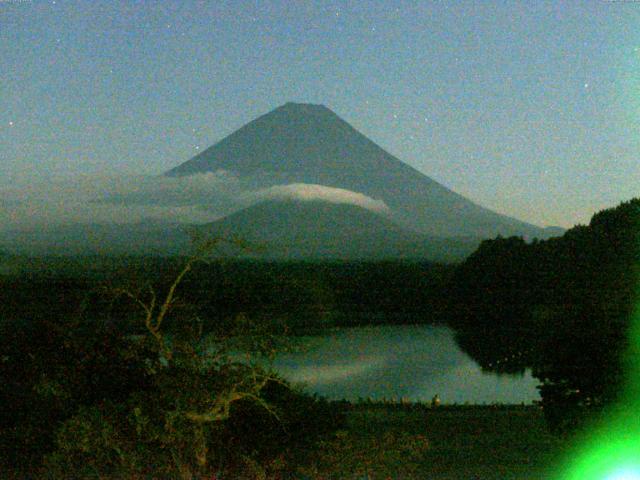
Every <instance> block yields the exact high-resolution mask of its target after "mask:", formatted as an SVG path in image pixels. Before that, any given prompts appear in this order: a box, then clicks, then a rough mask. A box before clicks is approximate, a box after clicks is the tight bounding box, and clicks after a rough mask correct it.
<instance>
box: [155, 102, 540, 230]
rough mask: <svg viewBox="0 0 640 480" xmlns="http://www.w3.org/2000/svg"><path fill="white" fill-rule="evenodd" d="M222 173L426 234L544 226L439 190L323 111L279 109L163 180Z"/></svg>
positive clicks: (301, 106) (293, 107)
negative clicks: (345, 203)
mask: <svg viewBox="0 0 640 480" xmlns="http://www.w3.org/2000/svg"><path fill="white" fill-rule="evenodd" d="M220 170H223V171H227V172H230V173H232V174H234V175H236V176H238V177H240V178H242V179H243V180H245V181H247V182H248V183H249V184H251V185H253V186H254V187H255V188H257V189H267V188H270V187H278V186H286V185H291V184H295V185H301V184H302V185H305V184H307V185H313V186H316V187H317V186H324V187H331V188H332V189H342V190H347V191H350V192H354V194H361V195H364V196H366V197H370V198H371V199H374V200H375V201H380V202H384V204H385V205H386V206H387V207H388V210H387V211H386V212H385V215H386V216H387V218H389V219H391V220H392V221H394V222H395V223H397V224H398V225H400V226H402V227H404V228H406V229H408V230H411V231H414V232H417V233H421V234H426V235H430V236H440V237H460V236H465V237H475V238H487V237H494V236H496V235H497V234H501V235H504V236H510V235H523V236H525V237H529V238H531V237H539V238H543V237H545V236H547V235H545V233H546V232H545V230H544V229H542V228H539V227H536V226H534V225H531V224H528V223H525V222H522V221H519V220H516V219H514V218H511V217H507V216H504V215H500V214H498V213H496V212H493V211H491V210H488V209H486V208H483V207H481V206H479V205H477V204H475V203H473V202H472V201H470V200H468V199H466V198H465V197H463V196H461V195H458V194H457V193H455V192H453V191H451V190H449V189H448V188H446V187H444V186H443V185H440V184H439V183H438V182H436V181H434V180H432V179H431V178H429V177H428V176H426V175H424V174H422V173H420V172H419V171H417V170H416V169H414V168H412V167H410V166H409V165H407V164H406V163H404V162H402V161H400V160H399V159H398V158H396V157H394V156H393V155H391V154H390V153H388V152H386V151H385V150H383V149H382V148H381V147H379V146H378V145H376V144H375V143H374V142H373V141H371V140H370V139H368V138H367V137H365V136H364V135H363V134H361V133H360V132H358V131H357V130H356V129H355V128H353V127H352V126H351V125H349V124H348V123H347V122H346V121H344V120H342V119H341V118H340V117H339V116H338V115H336V114H335V113H334V112H332V111H331V110H330V109H328V108H327V107H325V106H323V105H311V104H300V103H287V104H285V105H283V106H281V107H278V108H276V109H275V110H272V111H271V112H269V113H267V114H265V115H262V116H261V117H258V118H256V119H255V120H253V121H251V122H249V123H248V124H246V125H244V126H243V127H241V128H240V129H238V130H236V131H235V132H234V133H232V134H231V135H229V136H227V137H226V138H224V139H223V140H221V141H220V142H218V143H216V144H215V145H213V146H211V147H209V148H208V149H206V150H204V151H203V152H201V153H200V154H198V155H196V156H195V157H194V158H192V159H191V160H188V161H187V162H185V163H183V164H181V165H179V166H178V167H176V168H174V169H172V170H170V171H168V172H167V173H166V175H168V176H187V175H193V174H198V173H206V172H217V171H220ZM292 227H294V226H292Z"/></svg>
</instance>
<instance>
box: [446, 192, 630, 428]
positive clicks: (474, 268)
mask: <svg viewBox="0 0 640 480" xmlns="http://www.w3.org/2000/svg"><path fill="white" fill-rule="evenodd" d="M639 233H640V200H637V199H636V200H632V201H630V202H626V203H623V204H621V205H620V206H618V207H617V208H614V209H609V210H605V211H602V212H599V213H598V214H596V215H594V217H593V218H592V220H591V222H590V224H589V226H578V227H575V228H572V229H571V230H569V231H567V232H566V234H565V235H564V236H562V237H560V238H553V239H549V240H547V241H533V242H532V243H529V244H527V243H526V242H524V241H523V240H522V239H521V238H515V237H512V238H506V239H505V238H497V239H495V240H491V241H485V242H483V244H482V245H481V246H480V248H479V249H478V250H477V251H476V252H475V253H474V254H473V255H471V256H470V257H469V258H468V259H467V260H466V261H465V262H464V263H463V264H462V265H460V266H459V268H458V269H457V270H456V272H455V274H454V276H453V279H452V281H451V284H450V291H449V298H450V299H451V310H450V321H451V323H452V325H453V326H454V327H455V328H456V330H457V335H458V339H459V342H460V344H461V346H462V347H463V348H464V349H465V350H466V351H467V352H469V353H470V354H471V355H472V356H473V357H474V358H475V359H476V360H477V361H478V362H479V363H480V364H481V365H482V366H483V367H484V368H486V369H490V370H494V371H501V372H517V371H522V370H524V368H527V367H529V368H532V369H533V374H534V376H536V377H537V378H538V379H539V380H540V381H541V386H540V392H541V396H542V399H543V405H544V407H545V412H546V414H547V416H548V419H549V423H550V425H551V427H552V428H554V429H556V430H560V431H564V430H570V429H573V428H575V427H576V426H578V425H579V424H580V422H581V421H582V419H583V418H585V415H584V412H585V411H587V410H589V411H597V410H599V409H601V408H602V407H603V406H605V405H607V404H610V403H611V402H612V401H614V400H615V398H616V396H617V395H618V393H619V392H620V389H621V386H622V382H623V371H622V361H621V359H622V355H623V352H624V351H625V349H626V346H627V337H626V336H627V331H628V328H629V320H630V318H631V315H632V308H633V306H634V300H635V293H636V289H637V280H638V276H637V272H638V268H639V266H640V251H639V247H640V245H639V242H638V240H639V238H640V237H639ZM587 407H588V408H587Z"/></svg>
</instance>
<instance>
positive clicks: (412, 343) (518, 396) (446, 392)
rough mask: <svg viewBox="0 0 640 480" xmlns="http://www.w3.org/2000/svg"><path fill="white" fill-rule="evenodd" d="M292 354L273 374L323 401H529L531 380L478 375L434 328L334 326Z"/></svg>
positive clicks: (444, 332)
mask: <svg viewBox="0 0 640 480" xmlns="http://www.w3.org/2000/svg"><path fill="white" fill-rule="evenodd" d="M296 346H297V347H301V351H300V352H295V353H286V354H284V353H283V354H280V355H279V356H278V358H277V359H276V362H275V367H276V369H277V370H278V371H279V372H280V373H281V374H282V375H283V376H284V377H285V378H288V379H289V380H291V381H292V382H295V383H297V382H303V383H304V384H305V385H306V388H307V390H308V391H310V392H316V393H318V394H320V395H323V396H325V397H327V398H331V399H342V398H346V399H348V400H357V399H358V398H369V397H370V398H372V399H382V398H387V399H390V398H393V397H395V398H397V399H400V398H402V397H404V398H407V399H409V400H412V401H417V400H422V401H429V400H430V399H431V398H432V397H433V396H434V395H435V394H436V393H437V394H439V395H440V398H441V399H442V401H443V403H454V402H455V403H465V402H469V403H494V402H499V403H521V402H526V403H530V402H531V401H532V400H538V399H539V398H540V397H539V395H538V391H537V390H536V388H535V387H536V385H537V380H536V379H534V378H533V377H531V373H530V372H529V371H527V372H526V373H525V374H524V375H522V376H519V375H518V376H507V375H495V374H487V373H483V372H482V371H481V369H480V367H478V366H477V365H476V363H475V362H474V361H473V360H471V358H469V357H468V356H467V355H466V354H464V353H463V352H462V351H461V350H460V349H459V348H458V346H457V345H456V342H455V340H454V336H453V332H452V331H451V330H450V329H448V328H446V327H440V326H438V327H435V326H382V327H360V328H350V329H339V330H334V331H331V332H330V333H327V334H325V335H322V336H319V337H303V338H300V339H297V340H296Z"/></svg>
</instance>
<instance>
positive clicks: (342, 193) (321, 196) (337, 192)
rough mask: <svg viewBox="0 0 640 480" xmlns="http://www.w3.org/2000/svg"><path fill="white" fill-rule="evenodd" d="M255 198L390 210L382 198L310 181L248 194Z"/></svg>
mask: <svg viewBox="0 0 640 480" xmlns="http://www.w3.org/2000/svg"><path fill="white" fill-rule="evenodd" d="M248 198H250V199H253V200H258V201H259V200H301V201H313V200H319V201H325V202H331V203H343V204H350V205H357V206H358V207H362V208H366V209H367V210H372V211H374V212H378V213H387V212H389V207H388V206H387V204H386V203H384V202H383V201H382V200H375V199H373V198H371V197H368V196H366V195H363V194H362V193H358V192H353V191H351V190H345V189H343V188H334V187H326V186H324V185H316V184H309V183H291V184H288V185H276V186H273V187H269V188H266V189H263V190H259V191H257V192H254V193H251V194H250V195H248Z"/></svg>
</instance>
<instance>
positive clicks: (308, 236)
mask: <svg viewBox="0 0 640 480" xmlns="http://www.w3.org/2000/svg"><path fill="white" fill-rule="evenodd" d="M199 229H201V231H203V232H205V233H209V234H212V235H224V236H237V237H240V238H243V239H246V240H248V241H250V242H253V243H255V244H263V245H264V251H262V252H260V253H259V256H262V257H270V258H277V259H302V258H308V259H350V260H353V259H368V260H371V259H427V260H432V261H445V262H450V261H459V260H462V259H463V258H464V257H466V256H467V255H468V254H470V253H471V252H473V250H474V249H475V248H476V247H477V246H478V245H479V243H480V239H478V238H476V239H474V238H441V237H429V236H426V235H423V234H419V233H416V232H412V231H409V230H407V229H405V228H402V227H400V226H399V225H397V224H396V223H394V222H393V221H392V220H390V219H389V218H387V217H385V216H384V215H382V214H379V213H375V212H372V211H370V210H367V209H365V208H361V207H358V206H355V205H349V204H335V203H329V202H320V201H266V202H262V203H259V204H257V205H254V206H251V207H248V208H246V209H244V210H241V211H239V212H236V213H234V214H232V215H230V216H228V217H226V218H224V219H222V220H219V221H217V222H214V223H212V224H209V225H206V226H201V227H199Z"/></svg>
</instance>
